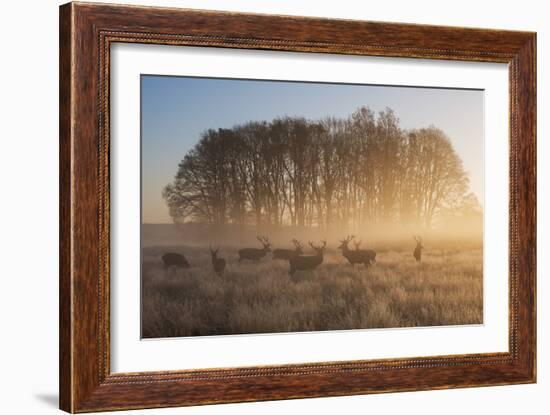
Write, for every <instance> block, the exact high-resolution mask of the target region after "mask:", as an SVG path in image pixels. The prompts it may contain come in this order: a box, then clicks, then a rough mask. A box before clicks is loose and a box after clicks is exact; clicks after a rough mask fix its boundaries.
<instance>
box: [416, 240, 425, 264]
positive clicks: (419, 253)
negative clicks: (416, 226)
mask: <svg viewBox="0 0 550 415" xmlns="http://www.w3.org/2000/svg"><path fill="white" fill-rule="evenodd" d="M413 238H414V240H415V241H416V248H414V252H413V255H414V258H415V259H416V262H420V261H421V260H422V250H423V249H424V245H422V238H421V237H420V236H413Z"/></svg>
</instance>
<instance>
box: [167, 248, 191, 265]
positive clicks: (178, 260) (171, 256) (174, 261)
mask: <svg viewBox="0 0 550 415" xmlns="http://www.w3.org/2000/svg"><path fill="white" fill-rule="evenodd" d="M162 262H164V269H168V268H170V267H176V268H190V267H191V265H189V262H188V261H187V259H185V257H184V256H183V255H181V254H176V253H175V252H168V253H166V254H164V255H163V256H162Z"/></svg>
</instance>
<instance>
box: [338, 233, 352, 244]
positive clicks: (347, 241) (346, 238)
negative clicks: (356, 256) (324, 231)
mask: <svg viewBox="0 0 550 415" xmlns="http://www.w3.org/2000/svg"><path fill="white" fill-rule="evenodd" d="M353 238H355V236H353V235H348V236H346V237H345V238H344V239H342V240H341V241H340V242H341V243H346V244H349V243H350V241H351V240H352V239H353Z"/></svg>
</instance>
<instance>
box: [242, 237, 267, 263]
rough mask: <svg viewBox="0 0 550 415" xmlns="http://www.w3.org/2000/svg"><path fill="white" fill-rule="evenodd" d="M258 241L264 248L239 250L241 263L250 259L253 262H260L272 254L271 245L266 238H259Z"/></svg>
mask: <svg viewBox="0 0 550 415" xmlns="http://www.w3.org/2000/svg"><path fill="white" fill-rule="evenodd" d="M256 239H257V240H258V241H260V243H261V244H262V245H263V246H264V247H263V248H243V249H239V263H240V262H241V261H242V260H243V259H250V260H252V261H259V260H260V259H262V258H263V257H264V256H266V255H267V253H268V252H271V243H270V242H269V239H268V238H267V237H266V236H263V237H262V236H257V237H256Z"/></svg>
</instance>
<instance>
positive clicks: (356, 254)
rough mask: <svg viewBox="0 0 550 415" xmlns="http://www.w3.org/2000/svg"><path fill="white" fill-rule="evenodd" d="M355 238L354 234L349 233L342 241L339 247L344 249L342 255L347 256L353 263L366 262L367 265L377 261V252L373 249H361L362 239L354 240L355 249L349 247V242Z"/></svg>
mask: <svg viewBox="0 0 550 415" xmlns="http://www.w3.org/2000/svg"><path fill="white" fill-rule="evenodd" d="M354 238H355V236H353V235H348V237H347V238H345V239H344V240H342V241H340V246H339V247H338V249H341V250H342V255H343V256H344V258H346V259H347V260H348V261H349V263H350V264H351V265H355V264H364V265H365V266H366V267H368V266H369V265H371V264H372V263H373V262H376V252H375V251H373V250H372V249H359V246H360V245H361V241H356V242H354V244H355V251H352V250H351V249H349V246H348V245H349V243H350V242H351V241H352V240H353V239H354Z"/></svg>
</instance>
